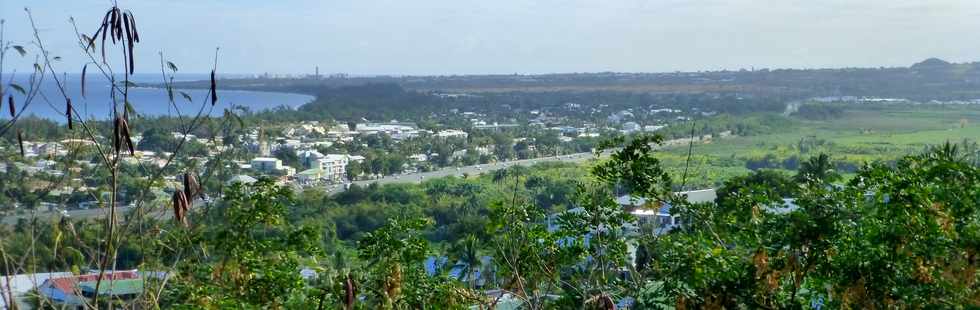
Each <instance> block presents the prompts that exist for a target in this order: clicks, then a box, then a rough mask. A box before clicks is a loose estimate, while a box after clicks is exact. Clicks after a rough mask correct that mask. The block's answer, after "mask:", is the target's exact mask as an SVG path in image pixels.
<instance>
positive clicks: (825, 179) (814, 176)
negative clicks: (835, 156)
mask: <svg viewBox="0 0 980 310" xmlns="http://www.w3.org/2000/svg"><path fill="white" fill-rule="evenodd" d="M796 179H797V181H798V182H810V181H818V182H820V183H824V184H828V183H832V182H835V181H838V180H840V179H841V176H840V174H838V173H837V171H835V170H834V164H833V162H832V161H831V160H830V156H828V155H827V154H824V153H820V155H817V156H813V157H810V158H809V159H807V160H806V161H804V162H803V163H801V164H800V169H799V171H798V173H797V175H796Z"/></svg>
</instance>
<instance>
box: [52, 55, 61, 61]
mask: <svg viewBox="0 0 980 310" xmlns="http://www.w3.org/2000/svg"><path fill="white" fill-rule="evenodd" d="M53 59H54V61H61V56H54V58H53Z"/></svg>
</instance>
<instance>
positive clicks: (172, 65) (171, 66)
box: [167, 61, 177, 72]
mask: <svg viewBox="0 0 980 310" xmlns="http://www.w3.org/2000/svg"><path fill="white" fill-rule="evenodd" d="M167 67H169V68H170V71H173V72H177V65H175V64H174V63H172V62H169V61H168V62H167Z"/></svg>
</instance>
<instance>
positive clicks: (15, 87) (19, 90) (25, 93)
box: [10, 83, 27, 96]
mask: <svg viewBox="0 0 980 310" xmlns="http://www.w3.org/2000/svg"><path fill="white" fill-rule="evenodd" d="M10 88H13V89H14V90H16V91H18V92H20V94H21V95H24V96H27V91H26V90H24V88H23V87H20V85H17V84H14V83H10Z"/></svg>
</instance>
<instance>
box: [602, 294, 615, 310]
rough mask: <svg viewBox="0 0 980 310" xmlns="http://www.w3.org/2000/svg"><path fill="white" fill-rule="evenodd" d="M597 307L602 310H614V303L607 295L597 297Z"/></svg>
mask: <svg viewBox="0 0 980 310" xmlns="http://www.w3.org/2000/svg"><path fill="white" fill-rule="evenodd" d="M599 307H600V309H603V310H616V303H615V302H613V300H612V298H611V297H609V295H605V294H603V295H602V297H599Z"/></svg>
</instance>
